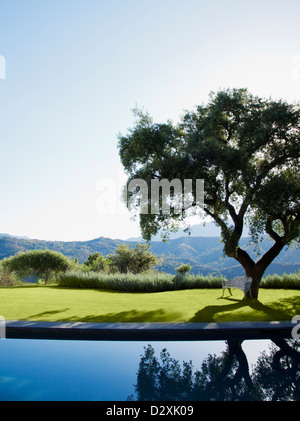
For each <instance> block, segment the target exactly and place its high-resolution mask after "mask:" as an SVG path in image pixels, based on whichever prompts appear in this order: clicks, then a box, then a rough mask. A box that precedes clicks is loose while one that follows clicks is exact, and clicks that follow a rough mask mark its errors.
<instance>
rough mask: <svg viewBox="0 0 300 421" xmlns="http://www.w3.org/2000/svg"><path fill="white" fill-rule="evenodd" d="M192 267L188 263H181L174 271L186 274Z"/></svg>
mask: <svg viewBox="0 0 300 421" xmlns="http://www.w3.org/2000/svg"><path fill="white" fill-rule="evenodd" d="M191 269H192V266H191V265H189V264H188V263H185V264H182V265H180V266H178V268H176V269H175V270H176V272H177V273H179V274H180V275H185V274H187V273H188V272H189V271H190V270H191Z"/></svg>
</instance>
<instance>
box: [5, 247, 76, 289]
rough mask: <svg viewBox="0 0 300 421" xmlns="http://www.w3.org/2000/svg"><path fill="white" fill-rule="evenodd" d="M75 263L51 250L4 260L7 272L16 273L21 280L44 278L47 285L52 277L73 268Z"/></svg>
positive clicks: (30, 252) (32, 251)
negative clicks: (30, 277)
mask: <svg viewBox="0 0 300 421" xmlns="http://www.w3.org/2000/svg"><path fill="white" fill-rule="evenodd" d="M72 265H73V263H72V262H71V260H69V259H68V258H67V257H66V256H64V255H63V254H61V253H58V252H55V251H51V250H31V251H27V252H23V253H18V254H16V255H15V256H12V257H9V258H7V259H4V260H3V263H2V266H3V268H4V270H5V271H6V272H8V273H9V272H15V273H16V274H17V275H18V276H19V277H20V278H23V279H24V278H26V277H29V276H33V277H34V278H36V279H39V278H42V279H44V281H45V283H47V282H48V281H49V279H50V278H51V276H53V275H57V274H58V273H60V272H65V271H67V270H68V269H71V268H72Z"/></svg>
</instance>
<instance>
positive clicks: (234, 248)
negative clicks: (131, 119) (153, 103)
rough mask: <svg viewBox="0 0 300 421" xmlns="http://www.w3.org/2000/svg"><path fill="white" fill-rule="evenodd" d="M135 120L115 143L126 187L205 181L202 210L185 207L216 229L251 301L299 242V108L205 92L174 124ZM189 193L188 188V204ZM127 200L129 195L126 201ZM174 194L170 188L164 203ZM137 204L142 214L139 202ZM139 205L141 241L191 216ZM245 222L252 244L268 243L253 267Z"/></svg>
mask: <svg viewBox="0 0 300 421" xmlns="http://www.w3.org/2000/svg"><path fill="white" fill-rule="evenodd" d="M136 117H137V121H136V123H135V125H134V127H133V128H132V129H130V130H129V133H128V134H127V135H126V136H122V135H120V137H119V153H120V158H121V161H122V164H123V166H124V169H125V170H126V171H127V172H128V174H129V177H128V183H129V182H130V181H131V180H133V179H136V178H138V179H142V180H145V181H146V182H147V183H148V186H149V187H150V184H151V180H153V179H156V180H162V179H167V180H173V179H179V180H180V181H181V182H182V184H183V182H184V180H185V179H192V180H197V179H202V180H204V181H205V199H204V206H203V209H200V210H197V203H196V201H195V200H194V203H193V206H192V208H194V209H195V210H196V211H195V214H198V215H199V217H201V218H202V216H209V217H210V218H212V219H213V220H214V221H215V222H216V223H217V224H218V225H219V226H220V228H221V233H222V241H223V243H224V253H225V254H226V255H227V256H228V257H233V258H235V259H236V260H237V261H238V262H239V263H240V264H241V265H242V266H243V268H244V269H245V272H246V274H247V276H251V277H252V278H253V284H252V296H254V297H257V294H258V288H259V285H260V281H261V278H262V276H263V273H264V271H265V269H266V268H267V267H268V266H269V264H270V263H271V262H272V261H273V260H274V258H275V257H276V256H277V255H278V254H279V253H280V252H281V250H282V249H283V248H284V247H285V246H286V245H291V244H292V243H293V241H296V242H299V239H300V217H299V215H300V201H299V196H300V174H299V165H300V158H299V156H300V134H299V133H300V107H299V106H296V105H291V104H288V103H286V102H284V101H281V100H280V101H274V100H271V99H266V100H265V99H261V98H258V97H255V96H253V95H251V94H250V93H249V92H248V91H247V90H246V89H232V90H225V91H220V92H217V93H212V94H211V97H210V102H209V103H208V104H207V105H202V106H198V107H197V108H196V110H195V111H191V112H186V113H185V115H184V116H183V118H182V120H181V122H180V123H179V124H177V125H174V124H173V123H172V122H170V121H169V122H167V123H164V124H155V123H153V121H152V118H151V117H150V116H149V115H148V114H145V113H143V112H141V111H137V112H136ZM149 190H150V189H149ZM195 190H196V189H195V185H194V186H193V197H194V199H195V198H196V191H195ZM134 194H135V191H129V192H128V195H127V199H129V198H130V197H132V196H133V195H134ZM176 194H177V193H175V192H171V190H170V193H169V199H172V198H173V199H174V196H176ZM177 196H178V197H175V201H180V200H181V201H182V194H181V193H180V194H177ZM140 203H142V205H143V207H144V209H145V201H143V202H140ZM146 205H147V209H148V213H147V212H144V213H140V215H139V218H140V226H141V231H142V234H143V237H144V238H145V239H146V240H150V238H151V237H152V236H153V235H155V234H156V233H157V232H158V231H159V230H164V231H165V232H166V233H167V234H168V232H170V231H172V230H176V228H177V227H178V224H179V223H180V222H182V221H187V220H188V217H189V216H190V210H189V209H183V212H179V213H176V212H175V210H174V209H173V210H172V208H171V212H170V213H168V214H166V213H163V212H162V210H163V203H162V194H161V196H160V197H159V203H157V204H156V205H157V206H158V208H159V212H158V213H157V214H154V213H151V199H150V198H148V199H147V200H146ZM138 206H139V205H137V207H138ZM183 206H184V204H182V207H183ZM246 219H248V221H249V223H250V227H251V233H252V237H253V238H252V239H253V241H254V242H256V243H257V242H258V240H259V238H260V236H261V234H262V233H263V232H266V233H267V234H268V235H269V236H270V237H271V238H272V240H273V241H274V244H273V245H272V247H271V248H270V249H269V250H268V251H267V252H266V253H265V254H264V255H263V256H262V257H261V258H260V259H259V260H258V261H257V262H254V260H253V259H252V258H251V257H250V255H249V254H248V252H247V251H246V250H245V249H242V248H241V247H240V239H241V236H242V233H243V227H244V223H245V220H246Z"/></svg>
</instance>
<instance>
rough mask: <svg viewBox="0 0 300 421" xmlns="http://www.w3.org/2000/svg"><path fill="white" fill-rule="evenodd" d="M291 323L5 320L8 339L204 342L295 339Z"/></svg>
mask: <svg viewBox="0 0 300 421" xmlns="http://www.w3.org/2000/svg"><path fill="white" fill-rule="evenodd" d="M294 326H295V324H294V323H292V322H291V321H269V322H220V323H218V322H206V323H168V322H155V323H151V322H149V323H134V322H124V323H94V322H63V321H62V322H49V321H47V322H43V321H24V320H23V321H22V320H6V321H5V328H6V338H7V339H54V340H58V339H61V340H102V341H103V340H107V341H125V340H128V341H144V340H153V341H202V340H226V339H235V338H240V339H243V338H244V339H271V338H292V329H293V327H294Z"/></svg>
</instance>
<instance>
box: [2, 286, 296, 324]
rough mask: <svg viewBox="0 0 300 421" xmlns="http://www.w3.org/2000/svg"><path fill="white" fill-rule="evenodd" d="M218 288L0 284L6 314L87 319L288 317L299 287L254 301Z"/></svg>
mask: <svg viewBox="0 0 300 421" xmlns="http://www.w3.org/2000/svg"><path fill="white" fill-rule="evenodd" d="M221 294H222V291H221V290H220V289H196V290H181V291H168V292H156V293H126V292H116V291H103V290H90V289H67V288H60V287H56V286H42V287H37V286H32V287H31V286H26V287H17V288H0V315H2V316H4V317H5V319H6V320H40V321H86V322H210V321H217V322H222V321H271V320H291V318H292V317H293V316H294V315H296V314H300V291H299V290H283V289H261V290H260V293H259V301H255V300H253V301H252V300H250V301H247V300H246V301H245V300H243V299H242V298H243V294H242V292H241V291H239V290H234V291H233V296H232V297H228V293H227V292H226V297H227V298H225V299H220V296H221Z"/></svg>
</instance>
